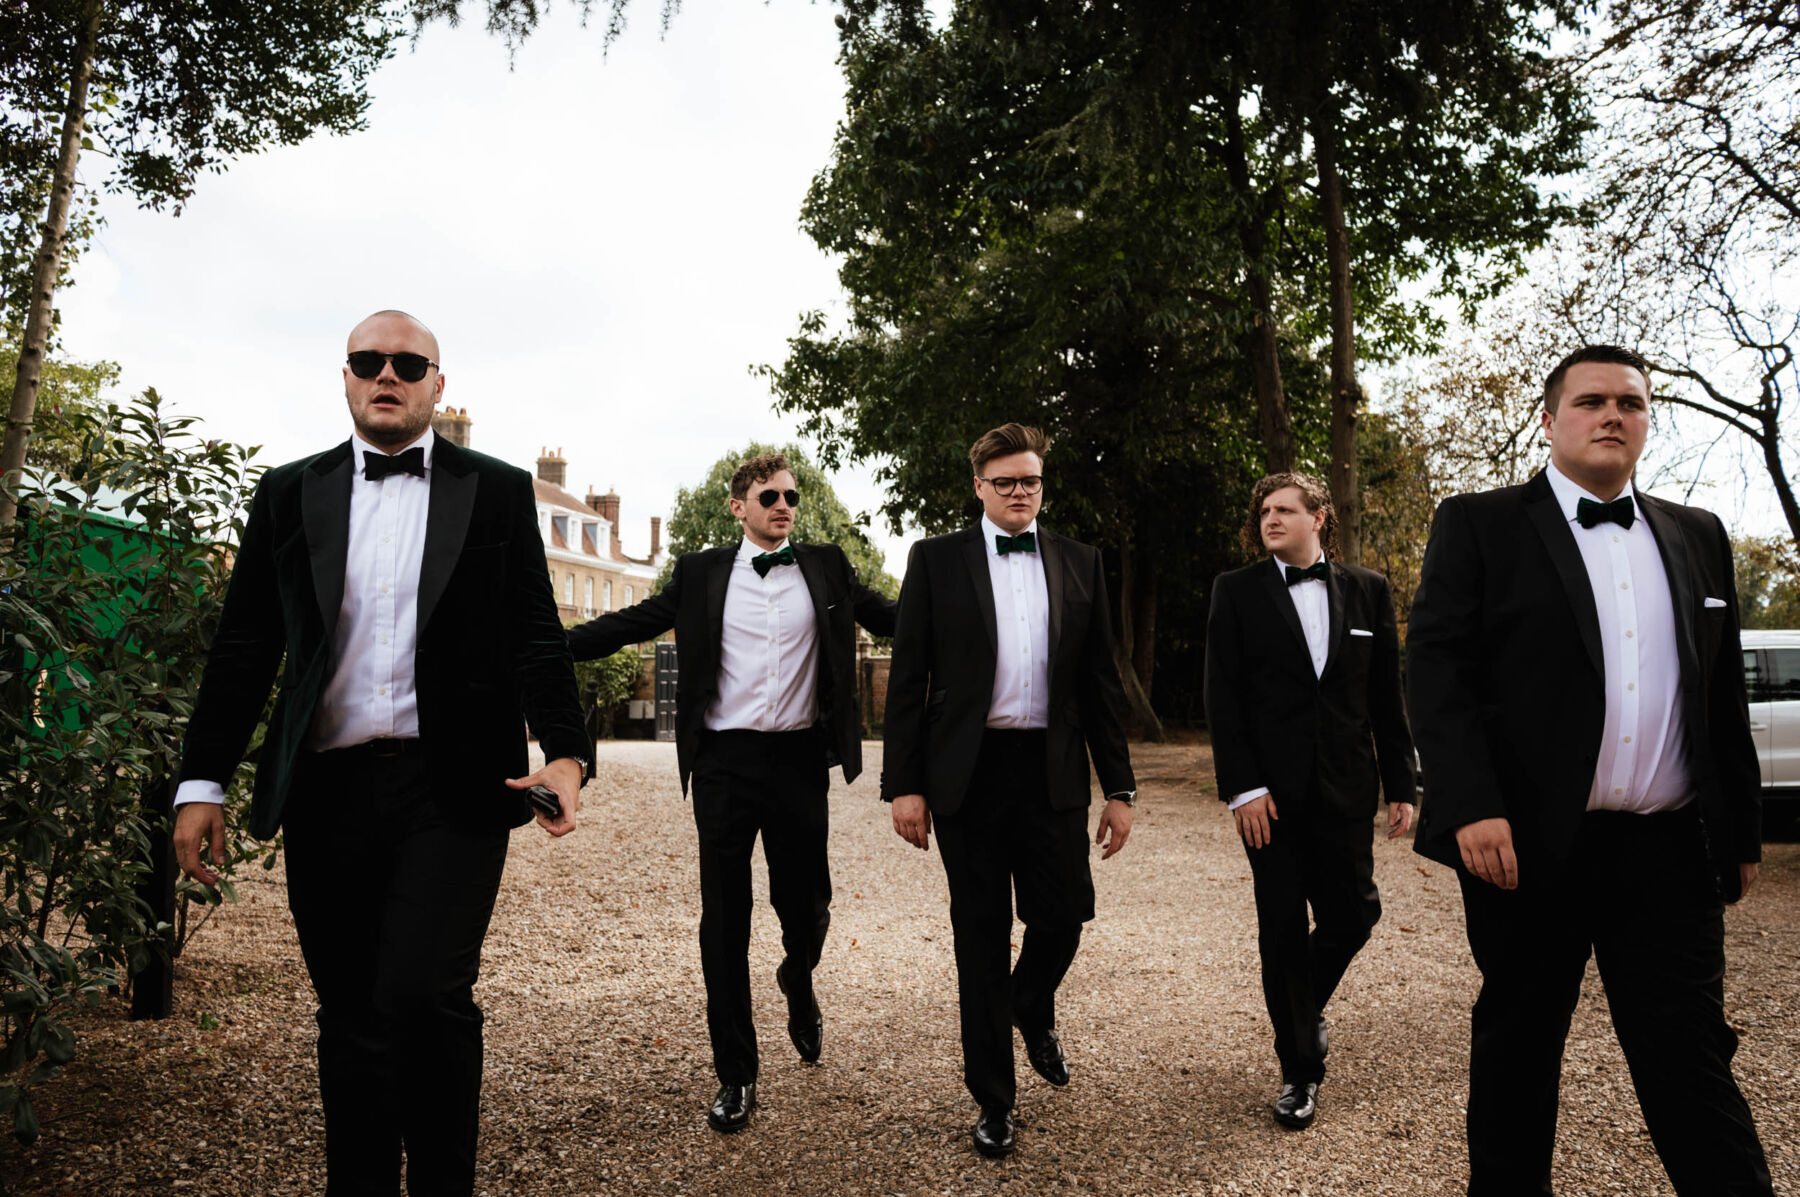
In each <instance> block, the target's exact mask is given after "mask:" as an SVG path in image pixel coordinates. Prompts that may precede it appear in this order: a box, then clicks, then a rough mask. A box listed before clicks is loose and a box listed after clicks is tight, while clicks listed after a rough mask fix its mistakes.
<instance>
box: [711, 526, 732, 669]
mask: <svg viewBox="0 0 1800 1197" xmlns="http://www.w3.org/2000/svg"><path fill="white" fill-rule="evenodd" d="M735 561H737V546H735V545H734V546H732V547H730V548H728V549H724V550H722V551H720V553H719V555H718V556H717V557H715V558H714V559H713V560H711V561H709V562H707V566H706V627H707V634H708V635H710V636H711V637H712V640H711V647H712V655H713V660H714V661H718V660H719V659H720V658H721V654H722V653H723V652H724V651H725V588H726V587H727V586H729V585H731V567H732V564H733V563H734V562H735Z"/></svg>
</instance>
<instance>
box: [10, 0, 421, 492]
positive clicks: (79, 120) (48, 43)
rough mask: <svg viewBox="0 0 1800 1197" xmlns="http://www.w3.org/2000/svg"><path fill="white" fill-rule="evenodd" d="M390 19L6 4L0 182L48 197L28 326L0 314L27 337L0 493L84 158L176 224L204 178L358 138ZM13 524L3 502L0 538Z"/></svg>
mask: <svg viewBox="0 0 1800 1197" xmlns="http://www.w3.org/2000/svg"><path fill="white" fill-rule="evenodd" d="M398 17H399V14H398V13H397V12H396V10H395V9H394V8H393V7H392V6H391V5H389V4H387V3H384V0H262V2H261V3H257V4H241V5H230V6H226V7H225V8H223V9H220V10H217V11H215V7H214V6H211V5H199V4H194V3H191V2H190V0H32V2H31V3H29V4H4V5H0V149H4V150H5V152H6V159H7V165H6V166H5V168H4V169H3V170H0V177H4V178H7V179H10V180H14V182H10V183H8V184H6V186H5V189H4V190H5V192H6V194H7V196H8V198H30V197H32V196H34V195H40V194H41V195H43V196H44V197H45V199H44V205H45V206H44V208H43V210H42V216H41V219H38V220H34V221H33V223H34V225H35V232H36V238H35V240H36V248H35V251H34V254H33V260H32V265H31V271H30V281H29V284H28V287H27V290H26V294H25V296H24V311H23V313H22V319H21V313H18V312H15V311H13V310H11V309H10V308H9V310H8V312H7V317H6V321H5V323H6V324H7V325H8V326H9V327H21V326H22V335H21V339H20V345H19V349H20V352H19V360H18V366H17V369H16V371H15V374H14V380H13V386H12V395H11V403H10V409H9V413H8V416H7V422H6V430H5V437H4V440H3V442H0V483H3V482H4V481H5V480H6V478H7V476H8V475H9V474H10V473H11V472H12V471H14V470H17V469H18V468H19V467H20V465H22V464H23V463H24V461H25V448H26V443H27V441H28V440H29V439H30V436H31V426H32V420H33V416H34V413H35V411H36V407H37V398H38V391H39V388H40V385H41V382H42V377H43V369H44V361H45V355H46V352H47V349H48V347H49V344H50V339H51V332H52V329H53V327H54V324H55V319H56V316H55V297H56V288H57V284H58V283H59V281H60V280H62V279H63V278H64V276H65V264H66V247H67V245H68V238H69V232H70V228H71V213H72V212H76V211H77V203H76V191H77V187H78V177H77V167H78V165H79V164H80V163H81V162H82V161H83V158H82V155H83V153H84V152H86V151H88V150H99V151H100V152H101V153H102V154H103V155H104V158H105V160H106V161H107V163H108V170H107V173H106V176H105V183H104V185H105V186H106V187H108V188H110V189H113V190H116V191H122V192H126V193H129V194H131V195H133V196H134V197H136V198H137V199H138V200H139V201H140V202H142V203H143V204H145V205H147V206H149V207H153V208H160V207H164V206H169V207H172V208H173V209H174V210H175V211H176V212H177V213H179V211H180V210H181V207H182V205H183V204H184V203H185V202H186V200H187V199H188V197H189V196H190V195H191V194H192V193H193V189H194V186H195V184H196V182H197V180H198V178H199V176H200V174H201V173H202V172H204V171H218V170H222V169H224V167H225V164H226V163H228V162H229V161H230V160H231V159H233V158H236V157H239V156H241V155H243V154H247V153H254V152H255V151H257V150H259V149H263V148H265V147H267V146H269V145H273V144H291V143H294V142H298V141H301V140H304V139H305V138H306V137H308V136H310V135H311V134H312V133H313V132H314V131H315V130H318V129H327V130H331V131H335V132H347V131H349V130H352V129H357V128H360V127H362V123H363V113H364V110H365V109H366V107H367V104H368V97H367V93H366V84H367V81H368V77H369V75H370V73H371V72H373V71H374V69H375V68H376V67H377V66H378V65H379V64H380V63H381V62H382V61H383V60H384V59H385V58H386V57H387V56H388V54H389V53H390V52H391V49H392V46H393V44H394V41H395V39H396V38H397V37H399V36H400V35H401V34H402V33H403V28H402V26H401V24H400V22H399V19H398ZM52 127H54V128H55V130H56V133H55V136H54V144H55V147H56V148H55V153H54V156H53V157H50V156H49V155H48V149H49V145H50V143H51V140H52V139H51V137H50V135H49V133H48V130H49V129H50V128H52ZM46 167H47V168H48V172H47V174H46V173H45V171H46ZM14 219H15V221H16V219H17V218H16V217H15V218H14ZM10 227H11V231H13V232H14V233H15V234H16V232H17V228H16V224H15V225H14V226H10ZM75 228H76V230H77V232H79V231H80V230H81V228H82V225H81V223H80V220H79V213H77V221H76V224H75ZM6 241H7V244H9V245H13V246H16V245H17V242H18V238H17V236H16V235H15V236H12V237H9V238H7V239H6ZM13 264H14V265H15V266H16V263H13ZM7 281H8V282H9V283H12V282H13V281H14V280H12V279H9V280H7ZM15 297H16V291H12V292H9V293H8V294H7V295H6V297H5V298H6V299H8V300H13V299H15ZM14 511H15V503H14V500H13V499H12V497H11V496H10V494H6V493H0V527H5V526H7V525H9V524H10V523H11V522H12V518H13V513H14Z"/></svg>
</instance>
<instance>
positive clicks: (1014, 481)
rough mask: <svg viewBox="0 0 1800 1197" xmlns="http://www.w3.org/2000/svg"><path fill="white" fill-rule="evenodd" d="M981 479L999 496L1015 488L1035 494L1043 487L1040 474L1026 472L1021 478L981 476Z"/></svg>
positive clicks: (1007, 493)
mask: <svg viewBox="0 0 1800 1197" xmlns="http://www.w3.org/2000/svg"><path fill="white" fill-rule="evenodd" d="M981 481H983V482H985V483H987V484H988V485H989V486H991V487H993V488H994V493H995V494H997V495H1001V496H1006V495H1010V494H1012V493H1013V491H1015V490H1022V491H1024V492H1025V493H1026V494H1028V495H1035V494H1037V493H1038V492H1039V491H1040V490H1043V489H1044V476H1043V475H1042V474H1027V475H1025V476H1024V477H1023V478H1007V477H1004V476H1002V477H999V478H982V479H981Z"/></svg>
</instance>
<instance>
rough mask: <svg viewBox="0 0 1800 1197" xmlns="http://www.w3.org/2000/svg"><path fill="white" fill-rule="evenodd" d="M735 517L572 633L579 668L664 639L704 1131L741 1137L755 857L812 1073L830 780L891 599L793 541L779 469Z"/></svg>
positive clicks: (839, 558) (741, 487) (747, 1087)
mask: <svg viewBox="0 0 1800 1197" xmlns="http://www.w3.org/2000/svg"><path fill="white" fill-rule="evenodd" d="M729 502H730V506H731V514H732V515H733V516H734V517H735V518H736V519H737V520H738V521H739V522H740V523H741V524H742V526H743V529H744V536H743V539H742V540H740V541H739V542H738V543H737V544H734V545H725V546H722V547H719V548H711V549H702V550H700V551H698V552H694V553H684V554H682V556H681V557H680V558H679V559H678V560H677V561H676V562H675V569H674V572H673V574H672V575H671V576H670V578H669V583H668V585H666V586H664V587H663V588H662V589H661V590H660V591H658V592H657V593H656V594H654V595H652V596H650V597H649V598H647V599H645V600H644V601H643V602H641V603H638V604H636V605H635V606H631V607H627V608H625V609H624V610H622V611H614V612H613V613H611V614H609V615H602V616H600V617H599V618H598V619H594V620H590V621H589V622H587V623H585V624H582V625H581V626H580V627H577V628H572V629H570V631H569V646H570V648H571V650H572V651H573V652H574V655H575V659H576V660H579V661H587V660H592V659H594V658H596V657H604V656H609V655H611V654H612V653H615V652H617V651H618V650H619V649H621V648H623V647H624V646H625V645H627V644H641V643H643V642H644V641H647V640H654V639H656V637H658V636H660V635H662V634H663V633H664V632H666V631H668V630H669V629H670V628H673V629H675V643H676V645H677V646H678V647H679V649H680V665H679V675H678V678H677V681H676V693H675V757H676V765H677V768H678V769H679V770H680V772H681V785H682V789H683V791H684V792H685V791H687V789H688V784H689V780H690V778H691V779H692V783H693V790H692V793H693V800H694V824H695V826H696V828H697V829H698V831H699V840H700V967H701V971H702V973H703V974H704V976H705V978H706V1026H707V1031H708V1032H709V1034H710V1035H711V1037H712V1049H713V1068H714V1070H715V1071H716V1072H717V1073H718V1077H719V1091H718V1093H717V1095H716V1096H715V1097H714V1099H713V1103H712V1105H711V1107H709V1108H708V1110H707V1115H706V1116H707V1121H708V1122H709V1123H710V1124H711V1125H712V1127H713V1128H714V1129H715V1130H718V1131H721V1132H724V1133H731V1132H733V1131H737V1130H741V1129H743V1127H744V1126H745V1125H746V1124H747V1123H748V1122H749V1120H750V1111H751V1110H752V1109H754V1108H755V1105H756V1078H757V1069H758V1056H757V1050H756V1026H755V1024H754V1022H753V1021H752V1020H751V1010H750V960H749V953H750V908H751V904H752V898H751V892H750V858H751V855H752V853H753V852H754V851H755V848H756V837H757V836H758V835H759V834H760V835H761V836H762V841H763V857H764V859H765V860H767V861H768V865H769V905H771V906H772V907H774V909H775V914H776V917H778V918H779V919H780V920H781V943H782V947H783V948H784V949H785V951H786V959H784V960H783V961H782V962H781V965H780V967H779V968H777V969H776V971H775V982H776V984H777V986H778V987H779V988H780V989H781V991H782V992H783V993H784V994H785V995H786V998H787V1007H788V1020H787V1030H788V1038H789V1039H790V1040H791V1041H792V1043H793V1045H794V1050H795V1051H796V1052H798V1053H799V1055H800V1058H801V1059H802V1060H804V1061H806V1062H807V1063H809V1064H810V1063H814V1062H816V1061H817V1060H818V1058H819V1054H820V1052H821V1051H822V1050H823V1047H824V1018H823V1016H822V1015H821V1013H820V1011H819V1005H818V1002H817V1001H816V999H815V998H814V996H813V979H812V974H813V970H814V969H815V968H816V967H817V966H818V963H819V956H820V953H821V951H822V950H823V949H824V946H825V932H826V929H827V928H828V927H829V926H830V925H831V871H830V867H829V864H828V861H827V859H826V833H827V828H828V816H827V803H826V793H827V791H828V790H829V788H830V770H831V767H832V766H833V765H841V766H842V767H843V770H844V780H845V782H851V781H855V780H856V777H857V774H859V773H861V772H862V718H861V715H860V714H859V712H858V710H857V705H856V675H855V667H856V625H857V624H859V623H860V624H861V625H862V626H863V627H865V628H867V629H868V630H869V631H870V632H872V633H874V634H875V635H877V636H891V635H892V634H893V631H894V602H893V600H892V599H889V598H886V597H885V596H883V595H881V594H879V593H877V592H876V591H874V590H871V589H869V588H868V587H867V586H864V585H863V584H862V583H861V582H860V581H859V580H858V579H857V576H856V570H855V569H854V568H853V567H852V566H851V564H850V561H849V558H847V557H845V556H844V551H843V550H842V549H840V548H838V547H837V546H836V545H832V544H796V543H794V542H793V541H791V540H790V539H789V536H790V534H791V533H792V532H793V530H794V521H795V519H796V517H797V515H798V512H799V508H800V490H799V484H798V483H797V482H796V481H795V480H794V473H793V470H792V468H791V467H790V466H789V464H788V460H787V458H786V457H784V456H782V455H781V454H779V453H773V454H766V455H764V456H760V457H752V458H750V459H749V460H747V461H745V462H744V463H743V464H742V465H740V466H739V467H738V469H737V472H736V473H734V474H733V475H732V477H731V497H730V500H729Z"/></svg>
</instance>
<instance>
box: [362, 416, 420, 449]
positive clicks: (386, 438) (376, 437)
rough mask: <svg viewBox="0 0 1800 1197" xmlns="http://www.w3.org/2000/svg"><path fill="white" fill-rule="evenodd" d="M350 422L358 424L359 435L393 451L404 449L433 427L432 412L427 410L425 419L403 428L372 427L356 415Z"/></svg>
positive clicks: (379, 447)
mask: <svg viewBox="0 0 1800 1197" xmlns="http://www.w3.org/2000/svg"><path fill="white" fill-rule="evenodd" d="M350 422H351V423H352V424H354V425H355V426H356V435H357V436H360V437H362V438H363V439H364V440H365V441H368V442H369V443H370V444H371V445H374V446H375V447H376V448H377V449H386V450H390V451H391V450H394V449H404V448H406V446H408V445H410V444H412V443H413V442H414V441H416V440H418V439H419V438H420V437H421V436H423V435H424V434H425V430H426V429H427V428H430V427H431V413H430V412H426V413H425V418H424V419H422V420H420V421H419V422H418V423H416V424H407V425H405V426H404V427H402V428H379V429H377V428H370V427H368V426H367V425H365V424H364V423H363V422H362V421H361V420H360V419H358V418H356V417H355V416H352V417H351V421H350Z"/></svg>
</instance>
